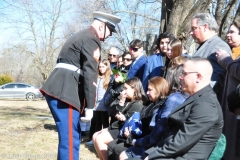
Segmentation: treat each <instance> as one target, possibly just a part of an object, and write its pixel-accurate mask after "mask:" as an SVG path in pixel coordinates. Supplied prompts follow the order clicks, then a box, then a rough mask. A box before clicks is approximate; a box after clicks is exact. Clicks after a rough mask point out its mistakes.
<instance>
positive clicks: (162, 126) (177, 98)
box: [135, 92, 186, 148]
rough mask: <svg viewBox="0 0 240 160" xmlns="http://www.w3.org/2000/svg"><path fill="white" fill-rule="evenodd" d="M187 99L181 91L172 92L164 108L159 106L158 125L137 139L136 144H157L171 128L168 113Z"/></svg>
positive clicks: (137, 145) (145, 145) (148, 145)
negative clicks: (168, 123) (168, 122)
mask: <svg viewBox="0 0 240 160" xmlns="http://www.w3.org/2000/svg"><path fill="white" fill-rule="evenodd" d="M185 100H186V97H184V95H183V94H181V93H180V92H176V93H173V94H171V95H170V96H169V97H168V98H167V100H166V102H165V104H164V105H163V106H162V108H159V110H158V115H157V119H156V125H155V126H154V128H153V130H152V132H151V133H150V134H149V135H147V136H145V137H143V138H139V139H137V140H136V142H135V146H136V147H143V148H149V147H152V146H155V145H157V143H158V142H159V141H160V140H161V139H162V138H163V137H164V136H166V135H167V134H168V132H169V128H168V126H167V120H168V115H169V114H170V113H171V112H172V110H174V109H175V108H177V107H178V106H180V105H181V104H182V103H183V102H184V101H185Z"/></svg>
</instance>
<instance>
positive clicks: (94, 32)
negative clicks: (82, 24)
mask: <svg viewBox="0 0 240 160" xmlns="http://www.w3.org/2000/svg"><path fill="white" fill-rule="evenodd" d="M88 30H89V31H90V32H91V33H92V34H93V35H95V36H96V37H97V38H98V39H99V40H100V38H99V36H98V34H97V31H96V29H95V28H93V27H92V26H90V27H89V28H88Z"/></svg>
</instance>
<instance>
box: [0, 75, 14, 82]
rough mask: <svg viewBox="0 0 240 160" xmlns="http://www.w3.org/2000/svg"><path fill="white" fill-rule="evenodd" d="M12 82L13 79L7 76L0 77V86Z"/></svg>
mask: <svg viewBox="0 0 240 160" xmlns="http://www.w3.org/2000/svg"><path fill="white" fill-rule="evenodd" d="M10 82H13V77H12V76H11V75H9V74H5V75H0V85H3V84H6V83H10Z"/></svg>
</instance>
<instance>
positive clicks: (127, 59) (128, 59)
mask: <svg viewBox="0 0 240 160" xmlns="http://www.w3.org/2000/svg"><path fill="white" fill-rule="evenodd" d="M125 60H126V61H131V60H132V59H131V58H123V61H125Z"/></svg>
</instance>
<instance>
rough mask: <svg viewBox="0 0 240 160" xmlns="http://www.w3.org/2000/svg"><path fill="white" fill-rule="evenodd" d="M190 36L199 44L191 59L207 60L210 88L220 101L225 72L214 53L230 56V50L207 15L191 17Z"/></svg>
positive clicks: (211, 18) (212, 19)
mask: <svg viewBox="0 0 240 160" xmlns="http://www.w3.org/2000/svg"><path fill="white" fill-rule="evenodd" d="M190 34H191V36H192V37H193V39H194V41H195V42H196V43H198V44H199V47H198V48H197V51H196V52H195V53H194V54H193V57H196V56H198V57H204V58H207V59H208V60H209V61H210V63H211V65H212V67H213V74H212V77H211V86H212V87H213V90H214V91H215V92H216V94H217V95H218V99H219V101H220V100H221V94H222V89H223V84H224V79H225V75H226V71H225V69H224V68H222V67H221V65H219V64H218V62H217V57H216V52H217V51H218V50H219V49H223V50H226V51H227V52H228V53H229V55H230V54H231V49H230V47H229V46H228V44H227V43H226V42H224V41H223V40H222V39H221V38H220V37H218V35H217V34H218V25H217V22H216V20H215V18H214V17H213V16H212V15H210V14H209V13H198V14H196V15H194V16H193V18H192V21H191V32H190Z"/></svg>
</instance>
